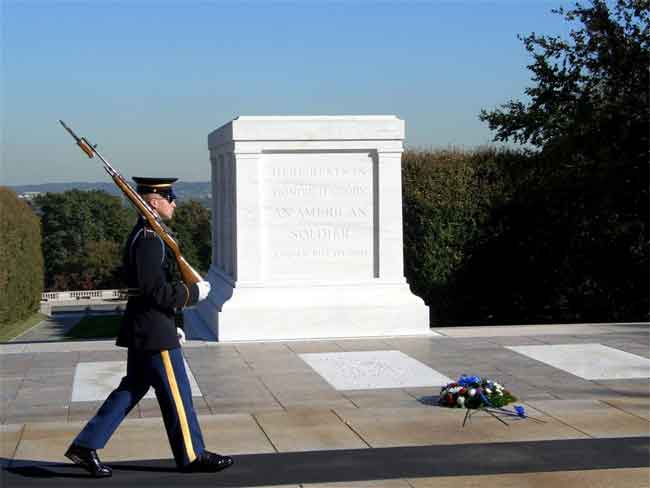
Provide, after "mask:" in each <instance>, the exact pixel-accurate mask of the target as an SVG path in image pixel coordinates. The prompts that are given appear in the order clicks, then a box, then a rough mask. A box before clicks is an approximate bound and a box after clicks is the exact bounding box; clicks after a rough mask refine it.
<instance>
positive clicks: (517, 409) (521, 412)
mask: <svg viewBox="0 0 650 488" xmlns="http://www.w3.org/2000/svg"><path fill="white" fill-rule="evenodd" d="M515 412H517V415H518V416H519V417H525V416H526V410H524V407H522V406H521V405H515Z"/></svg>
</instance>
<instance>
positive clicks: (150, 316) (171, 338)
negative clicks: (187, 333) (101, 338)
mask: <svg viewBox="0 0 650 488" xmlns="http://www.w3.org/2000/svg"><path fill="white" fill-rule="evenodd" d="M124 269H125V270H126V274H127V276H126V278H127V285H128V287H129V288H136V289H137V290H138V294H137V295H136V296H131V297H130V298H129V301H128V303H127V305H126V311H125V313H124V316H123V317H122V322H121V324H120V331H119V334H118V337H117V342H116V343H117V345H118V346H121V347H128V348H131V349H138V350H147V351H156V350H157V351H160V350H166V349H173V348H176V347H179V346H180V344H179V342H178V337H177V334H176V327H177V325H180V324H178V323H177V321H176V320H175V315H176V313H177V311H180V309H182V308H183V307H185V306H190V305H194V304H196V302H197V300H198V296H199V290H198V287H197V285H192V286H189V287H188V286H187V285H186V284H185V283H183V282H182V281H180V280H177V279H176V276H177V274H178V272H177V266H176V259H175V257H174V255H173V253H172V251H171V250H170V249H169V248H168V247H167V246H166V245H165V243H164V241H163V240H162V239H161V238H160V237H159V236H158V234H156V233H155V232H154V231H153V230H151V229H150V228H149V227H148V225H147V223H146V220H145V219H143V218H140V219H139V220H138V223H137V224H136V225H135V227H134V228H133V230H132V231H131V234H130V235H129V238H128V240H127V242H126V247H125V250H124ZM179 313H180V312H179Z"/></svg>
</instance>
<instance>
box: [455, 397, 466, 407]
mask: <svg viewBox="0 0 650 488" xmlns="http://www.w3.org/2000/svg"><path fill="white" fill-rule="evenodd" d="M456 403H458V405H460V406H461V407H464V406H465V397H462V396H459V397H458V399H457V400H456Z"/></svg>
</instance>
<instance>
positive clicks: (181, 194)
mask: <svg viewBox="0 0 650 488" xmlns="http://www.w3.org/2000/svg"><path fill="white" fill-rule="evenodd" d="M130 183H131V185H133V186H135V184H134V183H133V182H132V181H131V182H130ZM9 188H11V189H12V190H13V191H15V192H16V193H17V194H18V195H20V194H21V193H25V192H40V193H62V192H64V191H67V190H82V191H89V190H103V191H105V192H107V193H110V194H112V195H121V194H122V192H121V191H120V189H119V188H118V187H117V186H116V185H115V184H114V183H110V182H105V181H101V182H99V181H98V182H94V183H88V182H71V183H44V184H42V185H15V186H13V185H9ZM174 191H175V192H176V194H177V195H178V198H179V199H180V200H190V199H194V200H201V201H209V200H210V198H211V197H212V188H211V186H210V182H209V181H197V182H185V181H179V182H178V183H176V184H175V185H174Z"/></svg>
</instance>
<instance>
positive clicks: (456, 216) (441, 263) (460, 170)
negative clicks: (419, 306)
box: [402, 148, 529, 322]
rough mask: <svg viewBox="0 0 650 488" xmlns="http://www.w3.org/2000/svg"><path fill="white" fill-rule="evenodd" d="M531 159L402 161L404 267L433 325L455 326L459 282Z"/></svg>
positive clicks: (435, 155) (415, 156)
mask: <svg viewBox="0 0 650 488" xmlns="http://www.w3.org/2000/svg"><path fill="white" fill-rule="evenodd" d="M528 159H529V157H528V156H527V154H526V153H525V152H523V151H516V150H496V149H494V148H483V149H478V150H476V151H460V150H437V151H417V150H409V151H406V152H405V153H404V156H403V158H402V180H403V185H402V186H403V200H402V203H403V214H404V264H405V275H406V277H407V280H408V282H409V283H410V285H411V287H412V289H413V292H414V293H415V294H417V295H419V296H421V297H422V298H423V299H424V300H425V302H426V303H427V304H428V305H429V306H430V310H431V313H432V320H433V321H441V320H442V321H452V322H453V321H454V320H455V315H456V312H455V311H454V309H455V308H456V303H457V302H458V300H459V297H458V296H456V295H455V292H456V290H455V289H454V288H453V287H452V284H453V281H454V278H455V277H456V275H457V274H458V273H459V272H460V271H461V269H462V268H463V266H464V264H465V263H466V262H467V260H468V249H469V248H470V245H471V243H472V242H474V241H476V240H477V239H479V238H480V236H481V235H482V233H483V232H484V227H485V225H486V222H487V221H488V220H489V217H490V213H491V211H492V209H493V208H495V207H497V206H499V205H502V204H503V203H504V202H506V201H507V200H508V199H509V198H510V196H511V195H512V193H513V192H514V187H515V184H516V183H515V182H516V181H520V180H521V179H522V178H523V176H522V174H523V169H524V168H525V166H526V165H525V163H526V162H527V161H528Z"/></svg>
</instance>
